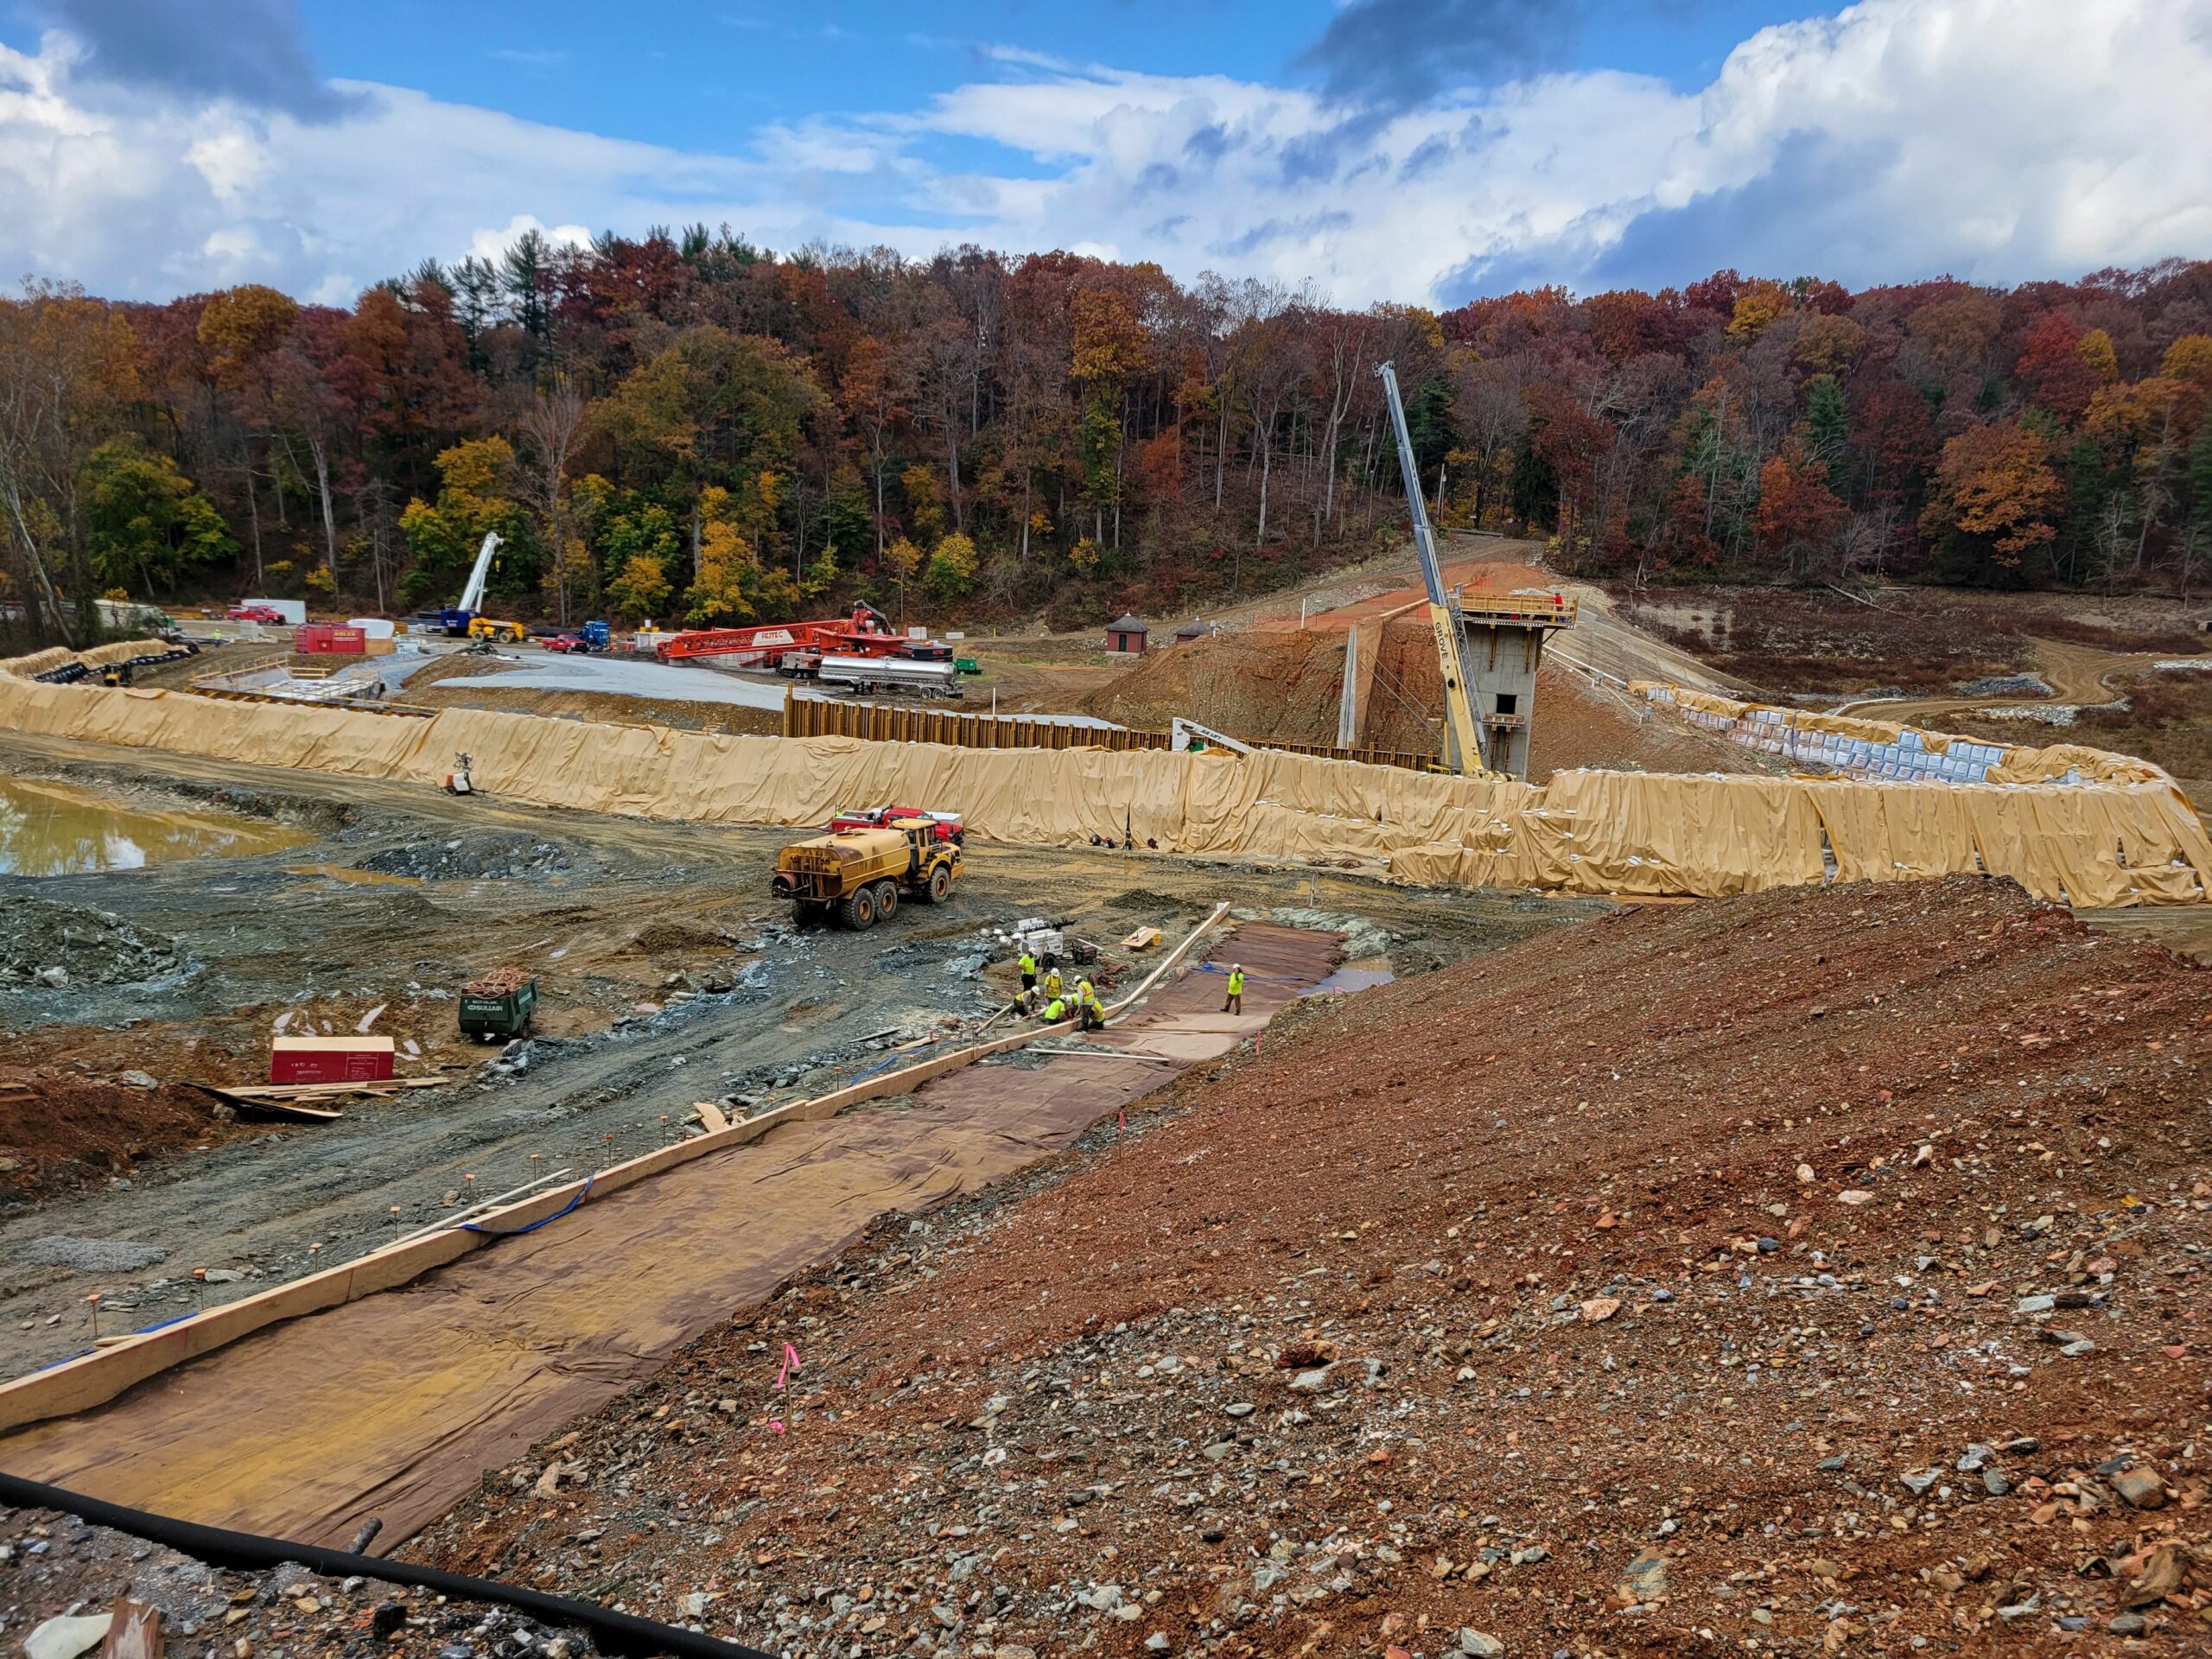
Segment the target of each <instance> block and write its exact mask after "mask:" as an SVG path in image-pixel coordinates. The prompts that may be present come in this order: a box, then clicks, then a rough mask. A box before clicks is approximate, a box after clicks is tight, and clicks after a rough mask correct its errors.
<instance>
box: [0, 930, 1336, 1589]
mask: <svg viewBox="0 0 2212 1659" xmlns="http://www.w3.org/2000/svg"><path fill="white" fill-rule="evenodd" d="M1340 946H1341V940H1340V939H1339V938H1338V936H1337V935H1336V934H1333V933H1318V932H1311V931H1303V930H1298V929H1293V928H1282V927H1272V926H1268V925H1264V924H1257V923H1253V924H1247V925H1244V926H1243V927H1241V928H1239V929H1238V930H1237V931H1236V932H1235V933H1233V934H1231V935H1230V936H1229V937H1228V938H1226V939H1224V940H1222V941H1220V942H1219V943H1217V944H1216V946H1215V947H1214V950H1213V957H1214V960H1215V963H1216V970H1212V971H1209V970H1206V969H1200V970H1198V971H1197V972H1194V973H1192V974H1191V975H1190V976H1187V977H1186V978H1185V979H1182V980H1180V981H1177V982H1171V983H1169V984H1166V985H1165V986H1163V987H1161V988H1160V989H1158V990H1156V991H1155V992H1154V994H1153V996H1152V998H1151V1000H1150V1001H1148V1002H1147V1004H1146V1005H1145V1007H1143V1008H1142V1009H1141V1011H1140V1012H1139V1013H1138V1014H1135V1016H1133V1017H1132V1018H1131V1019H1130V1020H1128V1022H1126V1023H1125V1024H1123V1025H1121V1026H1117V1027H1114V1028H1113V1030H1112V1031H1111V1032H1109V1033H1107V1036H1108V1038H1109V1039H1111V1040H1112V1042H1113V1043H1114V1044H1115V1045H1116V1046H1127V1047H1128V1048H1129V1049H1130V1050H1132V1051H1134V1052H1140V1053H1144V1052H1155V1051H1154V1048H1153V1045H1152V1041H1151V1039H1150V1033H1152V1032H1154V1030H1158V1031H1160V1033H1161V1035H1162V1038H1163V1039H1164V1040H1165V1041H1166V1042H1167V1043H1169V1044H1172V1045H1173V1050H1174V1053H1175V1057H1176V1061H1177V1062H1178V1063H1177V1064H1166V1065H1163V1064H1160V1063H1158V1062H1147V1063H1140V1062H1138V1061H1135V1060H1103V1061H1102V1060H1093V1059H1090V1058H1054V1059H1050V1060H1047V1061H1046V1064H1045V1065H1042V1066H1027V1067H1018V1066H1013V1065H990V1064H985V1065H976V1066H971V1067H969V1068H968V1069H967V1070H965V1071H955V1072H953V1073H951V1074H950V1075H949V1076H947V1077H943V1078H941V1079H939V1080H938V1081H937V1082H934V1083H931V1084H926V1085H925V1087H924V1088H922V1089H921V1090H919V1091H918V1093H917V1094H916V1095H914V1096H912V1099H911V1100H908V1101H898V1100H893V1101H887V1102H885V1103H881V1104H878V1105H871V1106H868V1107H862V1108H856V1109H851V1110H849V1111H847V1112H846V1113H845V1114H844V1115H843V1116H840V1117H834V1118H829V1119H825V1120H823V1121H822V1122H813V1123H793V1124H788V1125H786V1126H785V1127H783V1128H779V1129H776V1130H773V1131H772V1132H771V1133H770V1134H768V1135H766V1136H764V1137H762V1138H761V1139H760V1141H756V1142H754V1143H753V1144H752V1145H750V1146H745V1147H735V1148H733V1149H731V1150H730V1151H728V1152H724V1153H721V1154H712V1155H709V1156H707V1157H703V1158H701V1159H699V1160H696V1161H695V1162H692V1163H688V1164H683V1165H679V1166H677V1167H676V1168H674V1169H671V1170H668V1171H665V1172H664V1173H661V1174H659V1175H657V1176H654V1177H652V1179H647V1180H643V1181H640V1182H639V1183H638V1184H637V1185H633V1186H628V1187H625V1188H623V1189H622V1190H621V1191H620V1192H616V1193H614V1194H613V1196H611V1197H609V1198H604V1199H601V1200H596V1201H594V1202H591V1203H588V1204H586V1205H584V1206H583V1207H582V1209H580V1210H578V1211H575V1213H574V1214H571V1215H569V1216H565V1217H563V1218H562V1219H560V1220H559V1221H556V1222H555V1223H553V1224H550V1225H549V1226H547V1227H544V1228H543V1229H541V1230H538V1231H537V1232H534V1233H531V1234H528V1235H526V1236H522V1237H517V1238H508V1239H502V1240H501V1241H499V1243H496V1244H493V1245H491V1246H490V1247H489V1248H487V1249H481V1250H479V1251H476V1252H475V1253H474V1254H473V1255H466V1256H463V1257H462V1258H461V1260H459V1261H457V1262H453V1263H451V1264H450V1265H448V1266H446V1267H443V1268H438V1269H436V1270H435V1271H434V1272H432V1273H429V1274H425V1275H424V1276H423V1277H422V1278H420V1279H417V1280H416V1281H414V1282H412V1283H411V1284H409V1285H406V1286H404V1287H401V1288H399V1289H397V1290H390V1291H385V1292H384V1293H382V1294H378V1295H372V1296H365V1297H363V1298H362V1299H361V1300H358V1301H353V1302H348V1303H346V1305H344V1306H340V1307H334V1308H331V1309H329V1310H327V1311H326V1312H323V1313H314V1314H310V1315H308V1316H307V1317H305V1318H302V1319H293V1320H290V1321H289V1322H287V1323H285V1324H283V1325H273V1326H270V1328H268V1329H266V1330H264V1331H261V1332H257V1333H255V1334H254V1335H252V1336H250V1337H245V1338H241V1339H240V1340H238V1341H237V1342H234V1343H232V1344H229V1345H228V1346H226V1347H224V1348H219V1349H218V1350H216V1351H214V1352H213V1353H211V1354H208V1355H207V1356H205V1357H202V1358H200V1359H198V1360H195V1361H194V1362H192V1363H188V1364H186V1365H182V1366H180V1367H178V1368H176V1369H175V1370H170V1371H167V1372H163V1373H162V1374H161V1375H159V1376H155V1377H152V1378H150V1379H149V1380H148V1381H146V1382H144V1383H141V1384H139V1385H138V1386H137V1388H135V1389H131V1390H130V1391H129V1392H128V1393H126V1394H124V1395H121V1396H120V1397H119V1398H118V1399H116V1400H114V1401H112V1402H109V1403H108V1404H106V1405H105V1406H100V1407H98V1408H94V1409H92V1410H91V1411H87V1412H85V1413H82V1414H79V1415H77V1416H74V1417H67V1418H61V1419H57V1420H54V1421H48V1422H43V1423H37V1424H34V1425H32V1426H31V1427H27V1428H23V1429H20V1430H18V1431H16V1433H12V1434H10V1435H6V1436H4V1437H0V1467H4V1468H6V1469H7V1470H8V1471H9V1472H10V1473H11V1474H17V1475H22V1476H25V1477H27V1478H31V1479H35V1480H42V1481H47V1482H49V1483H51V1484H54V1485H57V1486H64V1487H67V1488H68V1489H69V1490H71V1491H79V1492H84V1493H86V1494H88V1495H90V1496H92V1497H102V1498H105V1499H107V1500H109V1501H110V1502H111V1503H124V1504H129V1505H130V1506H131V1507H133V1508H136V1509H142V1510H152V1511H154V1512H155V1513H156V1514H160V1515H168V1516H176V1517H178V1518H180V1519H182V1520H187V1521H196V1522H202V1523H204V1524H208V1525H214V1526H225V1527H234V1528H239V1529H245V1530H248V1531H254V1532H260V1533H264V1534H268V1535H272V1536H277V1537H284V1538H296V1539H299V1540H302V1541H305V1542H308V1543H316V1544H327V1545H331V1546H334V1547H337V1546H342V1545H343V1544H344V1543H345V1542H346V1541H347V1540H348V1539H349V1538H351V1537H352V1536H353V1534H354V1532H355V1531H356V1530H358V1529H359V1527H360V1525H361V1523H362V1522H364V1521H365V1520H366V1519H367V1518H368V1517H370V1516H378V1517H381V1518H382V1520H383V1522H384V1525H385V1538H386V1539H387V1540H388V1541H397V1540H398V1539H401V1538H404V1537H406V1536H408V1535H410V1534H411V1533H413V1532H415V1531H416V1530H417V1529H420V1528H421V1527H422V1526H423V1525H424V1524H425V1523H426V1522H429V1521H430V1520H432V1519H434V1518H435V1517H436V1516H439V1515H442V1514H443V1513H444V1512H445V1510H448V1508H450V1507H451V1506H452V1505H453V1504H454V1503H455V1502H457V1501H458V1500H459V1499H460V1498H461V1497H463V1496H464V1495H465V1494H466V1493H467V1492H468V1491H470V1490H471V1489H473V1488H474V1486H475V1484H476V1483H477V1481H478V1479H479V1478H480V1477H481V1476H482V1474H483V1473H484V1472H485V1471H487V1470H492V1469H497V1468H499V1467H501V1466H503V1465H505V1464H506V1463H508V1462H510V1461H512V1459H515V1458H516V1457H518V1456H519V1455H521V1454H522V1453H523V1452H524V1451H525V1450H526V1449H527V1448H528V1447H529V1446H531V1443H532V1442H533V1441H536V1440H541V1439H543V1438H544V1437H546V1436H547V1435H549V1434H550V1433H552V1432H553V1431H554V1430H555V1429H556V1428H558V1427H560V1426H561V1425H562V1424H563V1423H565V1422H568V1421H570V1420H572V1419H574V1418H575V1417H577V1416H579V1415H581V1414H584V1413H586V1412H588V1411H591V1410H594V1409H595V1408H597V1407H598V1406H600V1405H601V1404H602V1403H603V1402H606V1401H607V1400H608V1399H610V1398H612V1397H613V1395H617V1394H620V1392H622V1390H624V1389H626V1388H628V1387H630V1386H631V1385H632V1383H637V1382H639V1381H640V1380H641V1379H643V1378H645V1377H646V1376H651V1375H652V1373H653V1372H655V1371H656V1370H658V1369H659V1368H660V1367H661V1366H662V1365H663V1364H664V1363H666V1361H667V1360H668V1358H669V1357H670V1356H671V1354H673V1353H674V1352H675V1351H677V1349H678V1348H680V1347H682V1346H683V1344H686V1343H688V1342H690V1341H691V1340H693V1339H694V1338H696V1337H698V1336H699V1335H700V1334H702V1332H705V1331H707V1330H709V1329H710V1328H711V1327H712V1326H714V1325H715V1324H717V1323H718V1322H720V1321H721V1320H722V1319H728V1318H729V1317H731V1316H732V1315H733V1314H735V1313H740V1312H741V1311H743V1310H744V1309H746V1308H747V1307H749V1306H753V1305H755V1304H757V1303H759V1302H760V1301H761V1300H763V1299H764V1298H766V1296H767V1295H769V1294H771V1293H772V1291H773V1290H774V1289H775V1287H777V1286H778V1285H779V1283H781V1282H782V1281H784V1280H785V1279H786V1278H787V1277H789V1276H790V1275H791V1274H794V1273H796V1272H798V1271H799V1270H800V1269H802V1268H805V1267H807V1266H808V1265H810V1263H813V1262H819V1261H822V1260H824V1259H825V1258H827V1257H829V1256H830V1255H834V1254H835V1253H836V1251H837V1250H838V1249H841V1248H842V1247H843V1246H844V1245H845V1244H847V1243H849V1242H850V1241H851V1240H852V1239H853V1238H854V1237H855V1236H857V1235H858V1234H859V1233H860V1232H861V1230H863V1229H864V1228H865V1227H866V1226H867V1225H868V1223H869V1222H870V1221H872V1220H873V1219H874V1217H877V1216H880V1215H883V1214H885V1213H887V1212H900V1211H914V1210H920V1209H925V1208H926V1207H928V1206H929V1205H933V1204H936V1203H938V1202H940V1201H941V1200H943V1199H945V1198H951V1197H953V1196H955V1195H956V1194H958V1193H962V1192H974V1191H976V1190H977V1189H978V1188H981V1187H982V1186H984V1185H988V1184H989V1183H990V1182H992V1181H994V1180H996V1179H1000V1178H1001V1177H1002V1176H1005V1175H1007V1174H1009V1173H1012V1172H1014V1171H1015V1170H1018V1169H1020V1168H1022V1167H1023V1166H1027V1165H1028V1164H1030V1163H1033V1162H1034V1161H1036V1160H1038V1159H1039V1158H1043V1157H1046V1156H1047V1155H1049V1154H1052V1153H1054V1152H1057V1151H1059V1150H1061V1149H1062V1148H1064V1147H1066V1146H1068V1145H1069V1144H1070V1143H1071V1142H1072V1141H1074V1140H1075V1139H1076V1138H1077V1136H1078V1135H1081V1134H1082V1133H1083V1132H1084V1129H1086V1128H1089V1127H1090V1124H1091V1123H1093V1122H1096V1121H1097V1119H1099V1118H1100V1117H1101V1116H1105V1115H1108V1114H1110V1113H1111V1112H1112V1111H1113V1110H1114V1109H1116V1107H1117V1106H1120V1105H1122V1104H1125V1103H1128V1101H1131V1100H1133V1099H1135V1098H1136V1097H1137V1096H1141V1095H1143V1094H1146V1093H1147V1092H1149V1091H1150V1090H1153V1089H1154V1088H1157V1087H1158V1086H1160V1084H1164V1083H1166V1081H1168V1080H1169V1079H1170V1078H1171V1077H1173V1076H1174V1075H1175V1074H1176V1072H1177V1071H1178V1070H1179V1069H1180V1066H1182V1065H1191V1064H1195V1063H1197V1062H1198V1061H1200V1060H1202V1059H1205V1058H1211V1057H1212V1056H1215V1055H1218V1054H1221V1053H1224V1052H1227V1051H1228V1050H1229V1049H1230V1048H1231V1047H1233V1046H1235V1045H1236V1043H1237V1042H1238V1041H1239V1040H1241V1039H1243V1038H1246V1037H1249V1036H1251V1035H1252V1034H1253V1033H1255V1032H1256V1031H1258V1030H1259V1029H1260V1028H1261V1027H1263V1026H1265V1025H1266V1024H1267V1022H1268V1019H1269V1018H1270V1017H1271V1016H1272V1015H1273V1014H1274V1012H1275V1010H1277V1009H1279V1008H1281V1007H1283V1006H1284V1005H1285V1004H1286V1003H1287V1002H1289V1001H1292V1000H1293V999H1294V998H1295V997H1296V996H1298V995H1300V992H1302V991H1303V990H1304V989H1305V988H1307V987H1310V986H1313V985H1315V984H1318V983H1319V982H1320V981H1321V980H1323V979H1324V978H1325V977H1326V976H1328V974H1329V972H1330V970H1331V969H1332V968H1334V967H1335V965H1336V963H1337V961H1338V958H1339V957H1340V956H1341V954H1342V952H1341V949H1340ZM1231 958H1234V959H1236V960H1237V961H1240V962H1242V963H1243V964H1244V966H1245V969H1247V971H1248V973H1249V976H1250V978H1249V982H1248V984H1247V986H1246V988H1245V993H1244V1002H1243V1013H1242V1014H1241V1015H1228V1014H1223V1013H1222V1012H1221V1006H1222V1002H1223V1000H1224V997H1223V985H1224V980H1223V976H1222V975H1221V973H1220V972H1219V971H1217V969H1218V968H1219V966H1221V965H1224V964H1225V963H1227V962H1228V961H1230V959H1231ZM774 1376H775V1371H774V1369H773V1367H772V1365H766V1364H764V1369H763V1370H761V1371H760V1374H759V1375H757V1376H753V1377H750V1378H747V1380H746V1381H745V1383H743V1384H738V1383H733V1384H732V1385H731V1393H732V1395H734V1396H736V1397H738V1398H739V1399H740V1400H741V1402H742V1404H743V1408H744V1409H745V1410H746V1411H747V1412H748V1413H750V1412H752V1411H753V1410H755V1409H758V1408H761V1407H764V1406H766V1404H768V1403H769V1402H770V1395H769V1394H768V1388H769V1384H770V1383H772V1381H773V1379H774ZM589 1472H592V1473H596V1472H598V1471H589Z"/></svg>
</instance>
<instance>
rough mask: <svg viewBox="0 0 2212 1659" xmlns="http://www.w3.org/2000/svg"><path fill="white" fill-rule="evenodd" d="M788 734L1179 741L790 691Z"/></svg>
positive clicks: (1039, 745) (1394, 753)
mask: <svg viewBox="0 0 2212 1659" xmlns="http://www.w3.org/2000/svg"><path fill="white" fill-rule="evenodd" d="M784 735H785V737H860V738H866V739H868V741H870V742H876V743H943V744H946V745H948V746H950V747H954V748H961V749H1108V750H1112V751H1116V752H1117V753H1118V752H1121V751H1123V750H1129V749H1160V750H1167V749H1173V747H1175V744H1174V739H1173V736H1171V735H1170V734H1168V733H1166V732H1146V731H1135V730H1132V729H1131V728H1128V727H1126V726H1105V725H1090V724H1085V723H1083V722H1080V721H1071V720H1052V719H1047V718H1040V717H1038V716H1034V715H967V714H957V713H955V712H954V711H953V710H951V709H917V708H912V707H911V706H905V705H900V704H897V703H886V702H845V701H843V700H842V699H839V700H836V701H832V700H831V699H829V698H828V697H801V696H794V695H792V694H791V693H790V692H785V694H784ZM1238 741H1240V742H1243V743H1246V744H1249V746H1250V747H1253V748H1255V749H1274V750H1276V751H1278V752H1279V753H1284V754H1311V755H1318V756H1320V757H1321V758H1323V759H1325V760H1357V761H1359V762H1361V763H1362V764H1363V765H1365V766H1403V767H1406V768H1407V769H1408V770H1410V771H1414V772H1426V771H1427V770H1428V769H1429V768H1430V767H1431V766H1434V765H1435V764H1436V757H1435V756H1434V755H1433V754H1421V753H1414V752H1412V751H1409V750H1405V749H1341V748H1332V747H1328V746H1327V745H1325V744H1320V743H1284V742H1278V741H1274V740H1273V739H1265V738H1240V739H1239V740H1238Z"/></svg>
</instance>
